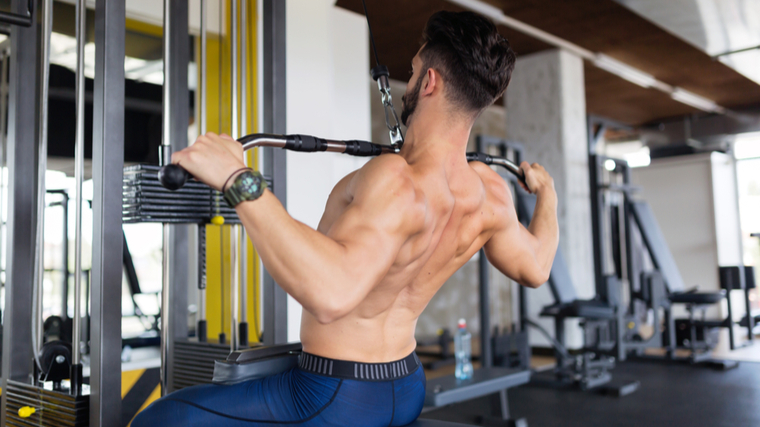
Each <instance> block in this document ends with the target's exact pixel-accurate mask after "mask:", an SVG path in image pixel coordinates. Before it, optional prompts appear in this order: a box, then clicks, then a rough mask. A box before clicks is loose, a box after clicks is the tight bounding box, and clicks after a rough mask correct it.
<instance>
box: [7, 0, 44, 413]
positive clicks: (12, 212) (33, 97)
mask: <svg viewBox="0 0 760 427" xmlns="http://www.w3.org/2000/svg"><path fill="white" fill-rule="evenodd" d="M27 6H28V1H26V0H13V1H12V3H11V12H13V13H26V12H27ZM38 37H39V24H38V21H37V20H36V19H33V20H32V25H31V26H30V27H19V26H13V27H11V37H10V39H11V52H12V56H11V59H10V85H9V88H10V91H9V99H8V106H9V108H8V139H7V141H8V160H7V164H8V176H9V180H8V223H7V237H6V242H7V248H8V250H7V251H6V281H5V310H4V312H3V357H2V380H3V384H2V385H3V393H2V408H1V410H0V425H7V420H6V410H5V408H7V404H8V393H7V384H8V381H10V380H14V381H22V382H28V381H29V375H30V374H31V373H32V370H31V367H32V366H31V364H30V361H31V360H32V346H31V340H32V328H31V325H30V324H29V319H30V318H31V313H32V290H31V287H30V286H28V284H29V283H32V281H33V278H34V277H33V276H34V241H35V223H34V221H30V220H29V217H30V215H32V214H33V213H34V212H35V211H36V203H37V185H36V180H37V160H38V157H37V155H38V152H37V142H38V137H39V115H38V112H39V109H38V106H39V105H38V104H39V99H40V97H39V92H38V90H39V72H40V51H39V49H38ZM14 284H15V285H14Z"/></svg>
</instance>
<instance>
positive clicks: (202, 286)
mask: <svg viewBox="0 0 760 427" xmlns="http://www.w3.org/2000/svg"><path fill="white" fill-rule="evenodd" d="M207 3H208V2H207V1H206V0H201V58H200V66H199V67H198V74H199V75H200V90H199V91H198V105H199V111H200V114H199V116H198V119H199V120H198V121H199V122H200V123H199V130H200V132H199V134H200V135H205V134H206V131H207V129H206V128H207V124H208V114H207V113H208V105H207V104H208V98H207V92H206V90H207V88H208V69H207V66H208V61H207V50H208V49H207V46H208V28H207V26H208V20H207V19H206V13H207V12H208V7H207ZM219 30H220V31H221V28H220V29H219ZM198 240H199V242H198V247H199V248H201V245H204V249H203V256H202V257H200V256H199V257H198V258H199V259H198V263H199V267H200V268H199V269H198V284H199V285H198V322H197V327H196V332H195V333H196V336H197V337H198V341H200V342H206V340H207V338H208V337H207V324H206V252H205V245H206V224H201V225H199V226H198Z"/></svg>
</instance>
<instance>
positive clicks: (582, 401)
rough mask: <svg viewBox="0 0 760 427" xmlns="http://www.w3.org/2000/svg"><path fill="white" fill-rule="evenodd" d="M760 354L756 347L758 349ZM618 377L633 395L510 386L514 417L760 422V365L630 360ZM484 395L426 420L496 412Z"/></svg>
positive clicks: (575, 422) (752, 426) (748, 426)
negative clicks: (635, 384) (636, 384)
mask: <svg viewBox="0 0 760 427" xmlns="http://www.w3.org/2000/svg"><path fill="white" fill-rule="evenodd" d="M755 352H757V351H755ZM613 378H614V379H613V381H615V382H617V381H626V380H639V381H641V387H640V388H639V390H638V391H637V392H635V393H633V394H632V395H629V396H626V397H623V398H616V397H611V396H605V395H603V394H600V393H598V392H593V391H590V392H582V391H579V390H577V389H550V388H541V387H537V386H533V385H526V386H522V387H518V388H514V389H511V390H509V405H510V410H511V411H512V416H513V417H515V418H522V417H525V418H526V419H527V421H528V424H529V425H530V426H531V427H550V426H551V427H555V426H563V427H576V426H578V427H580V426H583V427H596V426H599V427H602V426H604V427H608V426H616V427H627V426H631V427H634V426H636V427H640V426H668V427H680V426H709V427H757V426H760V405H759V404H758V402H760V363H757V362H741V363H740V364H739V367H738V368H736V369H732V370H729V371H717V370H713V369H710V368H705V367H700V366H690V365H685V364H676V363H666V362H659V361H638V360H637V361H627V362H624V363H621V364H619V365H618V366H617V367H616V368H615V370H614V371H613ZM490 402H491V399H490V398H483V399H476V400H473V401H468V402H463V403H460V404H457V405H452V406H448V407H445V408H441V409H438V410H435V411H431V412H427V413H425V414H423V415H422V418H430V419H439V420H447V421H456V422H462V423H473V422H475V421H476V419H477V417H478V416H482V415H483V414H489V413H491V405H490Z"/></svg>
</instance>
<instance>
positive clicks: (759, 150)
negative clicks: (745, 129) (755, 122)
mask: <svg viewBox="0 0 760 427" xmlns="http://www.w3.org/2000/svg"><path fill="white" fill-rule="evenodd" d="M734 155H735V156H736V159H737V160H743V159H753V158H760V132H752V133H744V134H740V135H737V136H736V139H735V140H734Z"/></svg>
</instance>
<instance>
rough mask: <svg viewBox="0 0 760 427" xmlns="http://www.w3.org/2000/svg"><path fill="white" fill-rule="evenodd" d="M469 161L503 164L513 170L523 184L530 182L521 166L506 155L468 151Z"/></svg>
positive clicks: (526, 184) (510, 170)
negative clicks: (526, 180)
mask: <svg viewBox="0 0 760 427" xmlns="http://www.w3.org/2000/svg"><path fill="white" fill-rule="evenodd" d="M467 161H468V162H482V163H485V164H487V165H489V166H490V165H497V166H501V167H503V168H504V169H506V170H508V171H509V172H511V173H512V174H513V175H514V176H516V177H517V180H518V181H520V182H522V183H523V185H525V186H526V187H528V183H527V182H525V173H524V172H523V171H522V169H520V166H518V165H517V164H516V163H515V162H513V161H511V160H509V159H505V158H504V157H499V156H491V155H488V154H484V153H467Z"/></svg>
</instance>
